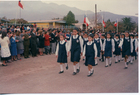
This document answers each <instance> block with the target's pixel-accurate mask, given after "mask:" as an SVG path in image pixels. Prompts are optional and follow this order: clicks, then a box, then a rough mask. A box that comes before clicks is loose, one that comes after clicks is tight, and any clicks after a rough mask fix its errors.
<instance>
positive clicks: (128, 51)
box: [122, 38, 131, 57]
mask: <svg viewBox="0 0 140 95" xmlns="http://www.w3.org/2000/svg"><path fill="white" fill-rule="evenodd" d="M130 54H131V49H130V38H129V39H125V38H124V40H123V46H122V57H125V55H127V56H129V55H130Z"/></svg>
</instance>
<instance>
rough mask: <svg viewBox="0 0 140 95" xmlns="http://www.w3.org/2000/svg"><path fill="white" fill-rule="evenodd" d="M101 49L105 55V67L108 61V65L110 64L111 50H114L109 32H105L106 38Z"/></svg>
mask: <svg viewBox="0 0 140 95" xmlns="http://www.w3.org/2000/svg"><path fill="white" fill-rule="evenodd" d="M103 51H104V55H105V57H106V65H105V67H108V63H109V66H111V64H112V61H111V57H112V52H114V51H115V47H114V40H113V39H111V35H110V33H107V39H106V40H105V42H104V44H103Z"/></svg>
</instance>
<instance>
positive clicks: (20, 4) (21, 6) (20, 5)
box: [18, 0, 23, 9]
mask: <svg viewBox="0 0 140 95" xmlns="http://www.w3.org/2000/svg"><path fill="white" fill-rule="evenodd" d="M18 6H19V7H20V8H22V9H23V5H22V3H21V0H19V2H18Z"/></svg>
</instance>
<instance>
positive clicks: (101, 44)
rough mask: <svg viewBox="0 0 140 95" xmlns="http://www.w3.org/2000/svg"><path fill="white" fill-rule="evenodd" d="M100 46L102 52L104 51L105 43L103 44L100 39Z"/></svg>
mask: <svg viewBox="0 0 140 95" xmlns="http://www.w3.org/2000/svg"><path fill="white" fill-rule="evenodd" d="M100 46H101V50H103V43H102V41H101V39H100Z"/></svg>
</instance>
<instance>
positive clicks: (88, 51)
mask: <svg viewBox="0 0 140 95" xmlns="http://www.w3.org/2000/svg"><path fill="white" fill-rule="evenodd" d="M85 56H86V60H85V65H86V66H88V71H89V73H88V75H87V77H90V76H91V75H92V74H93V72H94V70H93V68H92V66H95V59H96V58H97V47H96V44H95V43H94V42H93V34H90V35H89V36H88V42H87V43H86V44H85V46H84V51H83V58H85Z"/></svg>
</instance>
